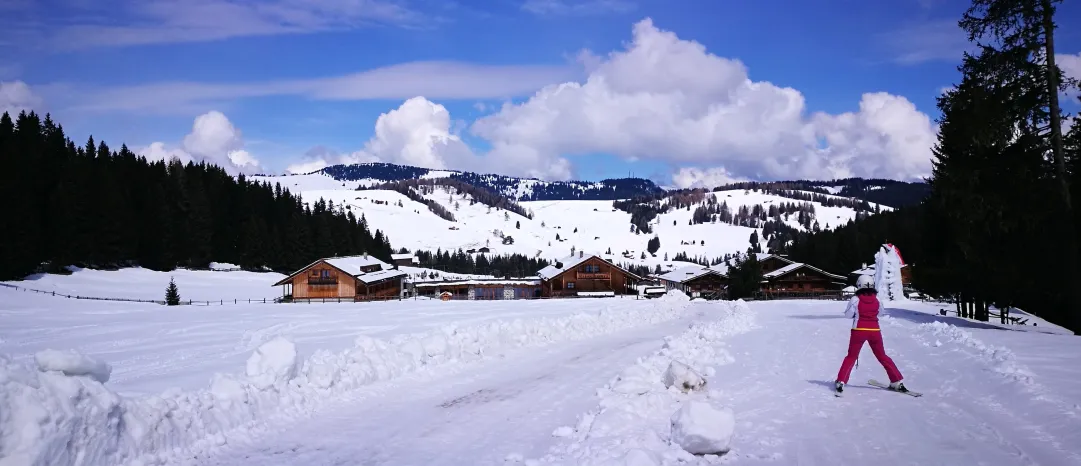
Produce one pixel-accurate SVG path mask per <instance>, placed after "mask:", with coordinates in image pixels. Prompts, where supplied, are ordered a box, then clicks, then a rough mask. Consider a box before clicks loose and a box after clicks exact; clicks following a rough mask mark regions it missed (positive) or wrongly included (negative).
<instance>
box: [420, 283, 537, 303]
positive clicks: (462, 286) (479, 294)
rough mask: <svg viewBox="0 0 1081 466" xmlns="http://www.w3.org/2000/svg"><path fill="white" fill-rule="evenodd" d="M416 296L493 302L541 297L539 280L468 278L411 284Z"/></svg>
mask: <svg viewBox="0 0 1081 466" xmlns="http://www.w3.org/2000/svg"><path fill="white" fill-rule="evenodd" d="M413 289H414V290H416V293H417V296H431V297H438V296H441V295H442V294H443V293H450V299H465V300H493V299H532V298H539V297H540V296H541V290H540V279H536V278H522V279H514V278H506V279H504V278H486V279H478V278H469V279H461V280H439V281H430V282H416V283H414V284H413Z"/></svg>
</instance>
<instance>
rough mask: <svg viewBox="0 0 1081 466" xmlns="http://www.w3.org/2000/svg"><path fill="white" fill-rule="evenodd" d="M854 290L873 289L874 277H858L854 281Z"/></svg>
mask: <svg viewBox="0 0 1081 466" xmlns="http://www.w3.org/2000/svg"><path fill="white" fill-rule="evenodd" d="M856 289H859V290H866V289H872V290H873V289H875V277H873V276H871V275H860V277H859V278H857V279H856Z"/></svg>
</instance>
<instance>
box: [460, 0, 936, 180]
mask: <svg viewBox="0 0 1081 466" xmlns="http://www.w3.org/2000/svg"><path fill="white" fill-rule="evenodd" d="M585 55H586V56H592V54H585ZM591 61H592V62H593V63H594V64H593V66H591V68H592V70H591V72H590V74H589V76H588V78H587V79H586V80H585V82H583V83H578V82H567V83H564V84H559V85H553V86H548V87H545V88H544V89H542V90H540V91H539V92H537V93H536V94H535V95H534V96H533V97H531V98H530V99H528V100H527V101H525V102H522V103H518V104H511V103H508V104H504V105H503V107H502V108H501V109H500V110H499V111H498V112H496V113H494V114H491V115H488V116H485V117H483V118H480V119H478V120H477V121H476V122H474V124H473V126H472V132H473V133H474V134H476V135H477V136H480V137H482V138H484V139H486V140H488V142H489V143H490V144H491V146H492V151H491V152H490V153H489V154H487V156H486V159H487V161H488V163H489V165H495V164H497V163H500V162H505V164H506V165H510V166H516V165H517V166H527V167H530V168H527V169H526V170H534V171H535V173H537V174H538V175H540V174H544V175H547V177H555V178H557V177H561V176H568V175H569V174H570V169H569V168H570V167H569V164H568V162H567V161H566V160H565V159H563V158H562V156H563V155H572V156H573V155H578V154H583V155H584V154H593V153H610V154H615V155H618V156H622V157H624V158H627V159H632V158H637V159H654V160H663V161H667V162H670V163H671V164H673V165H674V166H697V167H706V168H705V169H707V170H708V168H710V167H717V166H721V167H724V171H721V172H718V171H713V172H704V173H712V175H711V176H716V175H717V174H725V176H731V177H735V178H754V179H761V178H785V177H801V178H833V177H838V176H876V177H877V176H881V177H889V178H918V177H922V176H925V175H926V174H928V173H929V171H930V165H931V164H930V155H931V154H930V147H931V145H932V143H933V141H934V135H935V133H936V131H937V129H936V128H935V126H934V125H933V124H932V122H931V119H930V118H929V117H928V116H927V115H925V114H923V113H921V112H920V111H919V110H917V109H916V108H915V106H914V105H912V103H911V102H909V101H907V100H906V99H905V98H903V97H899V96H893V95H890V94H886V93H869V94H865V95H863V97H862V99H861V101H860V107H859V111H856V112H850V113H844V114H841V115H828V114H822V113H818V114H813V115H807V109H806V106H805V102H804V98H803V95H802V94H801V93H800V92H799V91H797V90H795V89H792V88H787V87H779V86H775V85H773V84H771V83H769V82H764V81H757V82H756V81H752V80H751V79H749V77H748V74H747V69H746V67H745V66H744V65H743V64H742V63H741V62H739V61H737V60H732V59H727V58H722V57H718V56H716V55H713V54H711V53H709V52H708V51H707V50H706V49H705V47H704V46H702V45H701V44H699V43H697V42H693V41H688V40H682V39H680V38H679V37H677V36H676V34H674V33H672V32H668V31H663V30H660V29H658V28H656V27H655V26H654V25H653V22H652V21H651V20H649V19H646V20H643V21H641V22H639V23H637V24H635V26H634V28H633V41H632V42H631V43H629V44H628V45H627V47H626V49H625V50H620V51H616V52H613V53H611V54H609V55H608V56H607V57H603V58H600V59H598V58H597V57H594V59H593V60H591ZM695 173H696V172H694V171H684V172H682V175H679V174H678V173H677V175H679V176H680V179H681V180H683V181H684V182H689V183H695V182H701V183H704V182H705V181H704V180H707V179H709V178H710V177H707V176H705V175H704V174H703V175H700V176H698V177H696V176H694V174H695Z"/></svg>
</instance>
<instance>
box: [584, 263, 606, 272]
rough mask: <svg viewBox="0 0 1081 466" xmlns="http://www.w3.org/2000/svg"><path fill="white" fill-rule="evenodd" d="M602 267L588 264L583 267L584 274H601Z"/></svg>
mask: <svg viewBox="0 0 1081 466" xmlns="http://www.w3.org/2000/svg"><path fill="white" fill-rule="evenodd" d="M600 271H601V266H599V265H596V264H588V265H585V266H583V267H582V272H585V273H600Z"/></svg>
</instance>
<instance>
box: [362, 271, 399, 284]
mask: <svg viewBox="0 0 1081 466" xmlns="http://www.w3.org/2000/svg"><path fill="white" fill-rule="evenodd" d="M405 275H406V273H405V272H402V271H401V270H393V269H389V270H380V271H377V272H368V273H362V274H360V275H356V277H357V280H360V281H362V282H364V283H375V282H380V281H383V280H390V279H392V278H398V277H404V276H405Z"/></svg>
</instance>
